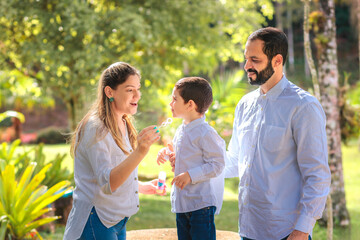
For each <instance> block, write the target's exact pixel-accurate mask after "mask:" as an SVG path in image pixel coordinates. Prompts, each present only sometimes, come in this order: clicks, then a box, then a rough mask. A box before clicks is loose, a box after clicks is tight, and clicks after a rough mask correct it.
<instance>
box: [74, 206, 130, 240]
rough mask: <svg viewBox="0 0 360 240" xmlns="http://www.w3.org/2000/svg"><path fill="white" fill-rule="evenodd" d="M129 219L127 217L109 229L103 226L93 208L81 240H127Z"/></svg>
mask: <svg viewBox="0 0 360 240" xmlns="http://www.w3.org/2000/svg"><path fill="white" fill-rule="evenodd" d="M128 219H129V218H127V217H126V218H124V219H123V220H121V221H120V222H119V223H117V224H116V225H114V226H112V227H110V228H107V227H106V226H105V225H104V224H102V222H101V221H100V219H99V217H98V215H97V213H96V211H95V208H94V207H93V208H92V209H91V212H90V215H89V218H88V220H87V222H86V225H85V228H84V230H83V232H82V234H81V237H80V240H96V239H99V240H100V239H101V240H102V239H104V240H105V239H106V240H126V222H127V220H128Z"/></svg>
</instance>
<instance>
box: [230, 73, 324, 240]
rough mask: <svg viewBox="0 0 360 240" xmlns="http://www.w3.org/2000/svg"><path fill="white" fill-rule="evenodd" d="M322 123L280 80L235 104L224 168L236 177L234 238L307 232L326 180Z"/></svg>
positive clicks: (307, 99)
mask: <svg viewBox="0 0 360 240" xmlns="http://www.w3.org/2000/svg"><path fill="white" fill-rule="evenodd" d="M325 121H326V120H325V114H324V111H323V109H322V107H321V105H320V103H319V102H318V101H317V100H316V98H314V97H313V96H311V95H310V94H309V93H308V92H306V91H304V90H302V89H301V88H299V87H297V86H295V85H294V84H292V83H290V82H289V81H288V80H287V79H286V77H285V76H284V77H283V78H282V79H281V81H280V82H279V83H278V84H276V85H275V86H274V87H273V88H272V89H270V91H268V92H267V93H266V94H262V92H261V90H260V88H258V89H257V90H255V91H253V92H251V93H249V94H247V95H245V96H244V97H243V98H242V99H241V100H240V102H239V104H238V106H237V107H236V111H235V120H234V128H233V134H232V138H231V141H230V143H229V151H228V158H227V163H226V167H225V176H226V177H235V176H239V234H240V236H243V237H248V238H251V239H282V238H284V237H286V236H287V235H289V234H290V233H291V232H292V231H293V230H294V229H296V230H299V231H302V232H306V233H311V232H312V229H313V227H314V224H315V221H316V220H317V219H318V218H320V217H321V215H322V212H323V210H324V207H325V202H326V197H327V195H328V193H329V189H330V181H331V180H330V178H331V175H330V170H329V166H328V154H327V143H326V131H325Z"/></svg>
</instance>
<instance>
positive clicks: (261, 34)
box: [248, 27, 288, 65]
mask: <svg viewBox="0 0 360 240" xmlns="http://www.w3.org/2000/svg"><path fill="white" fill-rule="evenodd" d="M257 39H259V40H262V41H263V42H264V47H263V52H264V53H265V55H266V56H267V57H268V59H269V61H271V60H272V59H273V57H275V56H276V55H277V54H281V56H282V57H283V65H285V62H286V58H287V53H288V40H287V37H286V35H285V33H284V32H283V31H281V30H279V29H277V28H273V27H266V28H261V29H259V30H256V31H255V32H253V33H252V34H251V35H250V36H249V38H248V41H254V40H257Z"/></svg>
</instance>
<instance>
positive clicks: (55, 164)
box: [0, 139, 73, 187]
mask: <svg viewBox="0 0 360 240" xmlns="http://www.w3.org/2000/svg"><path fill="white" fill-rule="evenodd" d="M20 144H21V141H20V140H19V139H18V140H15V141H14V142H12V143H11V144H8V143H6V142H3V143H2V144H1V149H0V167H1V170H4V168H5V166H6V165H9V164H12V165H14V166H16V167H15V168H16V177H19V176H20V175H21V174H22V173H23V172H24V171H25V169H26V168H27V166H28V165H29V164H30V163H32V162H33V163H36V164H37V165H36V168H35V170H34V172H35V173H38V172H40V171H41V169H42V168H44V167H45V166H46V164H47V163H49V162H50V163H52V165H51V167H50V168H49V170H48V173H47V175H46V177H45V179H44V181H43V184H44V185H46V186H48V187H52V186H53V185H55V184H56V183H58V182H60V181H65V180H66V181H70V180H72V177H73V175H72V173H70V171H69V170H68V168H66V167H65V168H63V167H61V165H62V162H63V160H64V159H65V157H66V154H57V155H55V156H54V157H53V159H46V155H45V154H44V152H43V146H44V145H43V144H39V145H37V146H34V147H32V148H30V149H26V150H25V149H24V150H23V151H22V152H20V153H19V151H17V148H19V146H20Z"/></svg>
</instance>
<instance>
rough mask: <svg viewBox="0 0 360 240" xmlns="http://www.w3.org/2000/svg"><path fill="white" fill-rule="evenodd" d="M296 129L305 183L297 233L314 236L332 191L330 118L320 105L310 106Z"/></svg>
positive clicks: (295, 123)
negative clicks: (313, 231) (328, 126)
mask: <svg viewBox="0 0 360 240" xmlns="http://www.w3.org/2000/svg"><path fill="white" fill-rule="evenodd" d="M292 129H293V133H294V140H295V142H296V144H297V160H298V165H299V169H300V172H301V176H302V179H303V182H304V187H303V192H302V197H301V199H300V203H299V204H300V206H301V210H300V216H299V217H298V219H297V222H296V225H295V229H296V230H299V231H302V232H306V233H310V232H311V231H312V229H313V227H314V225H315V222H316V220H317V219H319V218H320V217H321V216H322V212H323V211H324V208H325V203H326V198H327V195H328V194H329V191H330V184H331V174H330V169H329V165H328V153H327V140H326V117H325V114H324V111H323V109H322V108H321V106H320V104H319V103H318V102H310V103H307V104H306V105H303V106H302V107H301V108H299V109H298V110H297V112H296V113H295V115H294V117H293V121H292Z"/></svg>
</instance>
